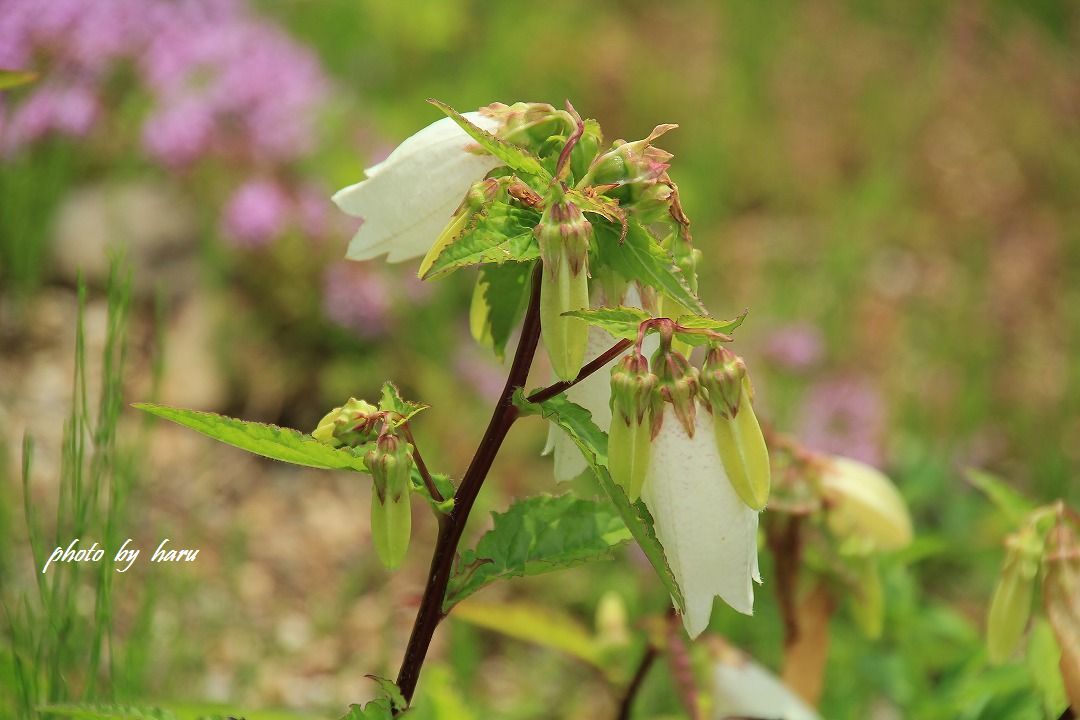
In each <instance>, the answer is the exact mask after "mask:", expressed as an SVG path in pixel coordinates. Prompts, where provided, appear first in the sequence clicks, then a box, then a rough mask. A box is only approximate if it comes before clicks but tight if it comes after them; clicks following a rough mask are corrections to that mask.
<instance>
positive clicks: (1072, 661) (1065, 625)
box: [1042, 520, 1080, 708]
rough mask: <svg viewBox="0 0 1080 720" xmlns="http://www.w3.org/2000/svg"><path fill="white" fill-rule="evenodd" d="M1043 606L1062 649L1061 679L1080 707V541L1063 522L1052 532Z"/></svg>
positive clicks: (1069, 694)
mask: <svg viewBox="0 0 1080 720" xmlns="http://www.w3.org/2000/svg"><path fill="white" fill-rule="evenodd" d="M1042 587H1043V592H1042V596H1043V607H1044V608H1045V609H1046V617H1047V619H1048V620H1049V621H1050V627H1051V628H1053V630H1054V637H1055V638H1056V639H1057V644H1058V647H1059V648H1061V659H1060V660H1059V665H1060V667H1061V677H1062V679H1063V680H1064V682H1065V692H1066V694H1067V695H1068V697H1069V702H1070V703H1072V706H1073V707H1074V708H1078V707H1080V542H1078V540H1077V537H1076V532H1075V531H1074V530H1073V529H1072V528H1071V527H1069V525H1067V524H1066V523H1065V521H1064V520H1062V521H1059V523H1058V525H1057V526H1056V527H1055V528H1054V529H1053V530H1052V531H1051V533H1050V538H1049V544H1048V546H1047V554H1046V577H1045V578H1044V579H1043V586H1042Z"/></svg>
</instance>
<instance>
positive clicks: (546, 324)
mask: <svg viewBox="0 0 1080 720" xmlns="http://www.w3.org/2000/svg"><path fill="white" fill-rule="evenodd" d="M536 236H537V240H538V241H539V243H540V255H541V257H542V259H543V262H544V270H543V275H542V277H541V281H540V283H541V285H540V329H541V332H542V334H543V337H544V346H545V347H546V348H547V351H548V356H549V357H550V358H551V364H552V367H553V368H554V369H555V373H556V374H557V375H558V376H559V377H560V378H562V379H563V380H573V379H574V378H575V377H576V376H577V374H578V371H579V370H580V369H581V365H582V363H583V361H584V359H585V346H586V345H587V344H588V339H589V325H588V323H587V322H585V321H584V320H582V319H580V318H574V317H564V316H563V313H565V312H570V311H572V310H584V309H586V308H588V307H589V276H588V268H587V264H588V257H589V242H590V240H591V238H592V225H591V224H590V223H589V221H588V220H586V219H585V216H584V215H583V214H582V213H581V210H580V209H579V208H578V207H577V205H575V204H573V203H572V202H567V201H564V200H562V199H558V200H556V201H554V202H552V203H551V204H550V205H549V206H548V208H547V209H546V210H544V215H543V217H542V218H541V219H540V224H539V225H537V226H536Z"/></svg>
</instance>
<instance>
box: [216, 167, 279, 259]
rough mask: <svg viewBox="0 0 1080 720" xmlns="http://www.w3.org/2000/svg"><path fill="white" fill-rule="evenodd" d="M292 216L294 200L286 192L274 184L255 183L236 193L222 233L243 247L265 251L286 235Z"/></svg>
mask: <svg viewBox="0 0 1080 720" xmlns="http://www.w3.org/2000/svg"><path fill="white" fill-rule="evenodd" d="M292 212H293V205H292V199H291V198H290V197H289V195H288V193H286V192H285V190H284V188H282V187H281V186H280V185H279V184H277V183H276V182H274V181H272V180H252V181H250V182H247V183H245V184H243V185H241V186H240V188H239V189H237V191H236V192H235V193H233V196H232V198H231V199H230V200H229V203H228V205H227V206H226V207H225V217H224V220H223V222H222V232H223V233H224V234H225V236H226V237H228V238H229V239H230V240H232V242H233V244H235V245H237V246H239V247H244V248H258V247H262V246H264V245H266V244H267V243H269V242H270V241H271V240H273V239H274V238H276V237H278V236H279V235H281V234H282V233H283V232H285V230H286V228H287V227H288V226H289V223H290V220H291V216H292Z"/></svg>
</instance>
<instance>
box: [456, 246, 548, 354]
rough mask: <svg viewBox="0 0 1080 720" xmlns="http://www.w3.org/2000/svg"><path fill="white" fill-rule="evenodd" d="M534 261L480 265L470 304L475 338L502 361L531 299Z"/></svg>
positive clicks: (470, 322)
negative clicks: (530, 282) (530, 280)
mask: <svg viewBox="0 0 1080 720" xmlns="http://www.w3.org/2000/svg"><path fill="white" fill-rule="evenodd" d="M532 271H533V265H532V263H506V264H505V265H485V266H484V267H482V268H480V274H479V275H478V276H477V278H476V288H475V289H474V290H473V298H472V305H471V306H470V307H469V328H470V330H471V331H472V336H473V338H475V339H476V341H477V342H478V343H480V344H481V345H483V346H484V347H487V348H489V349H490V350H491V351H492V352H494V353H495V356H496V357H497V358H499V360H502V359H503V357H504V356H505V354H506V343H507V342H508V341H509V340H510V335H511V334H512V333H513V332H514V329H515V328H516V327H517V326H518V322H519V321H520V320H521V317H522V315H524V314H525V306H526V305H527V304H528V298H529V279H530V278H531V277H532Z"/></svg>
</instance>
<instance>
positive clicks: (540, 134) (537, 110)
mask: <svg viewBox="0 0 1080 720" xmlns="http://www.w3.org/2000/svg"><path fill="white" fill-rule="evenodd" d="M480 112H481V113H482V114H484V115H486V116H488V117H490V118H494V119H496V120H498V121H500V122H501V129H500V130H499V133H498V134H499V137H501V138H502V139H503V140H506V141H507V142H512V143H514V144H516V145H522V146H525V147H528V148H530V149H536V148H538V147H539V146H540V145H541V144H543V142H544V141H545V140H547V139H548V138H549V137H551V136H552V135H556V134H565V133H568V132H572V131H573V130H574V120H573V118H571V117H570V114H569V113H567V112H566V111H564V110H557V109H556V108H555V107H553V106H551V105H549V104H547V103H528V102H516V103H514V104H513V105H505V104H503V103H492V104H491V105H488V106H487V107H484V108H481V109H480Z"/></svg>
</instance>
